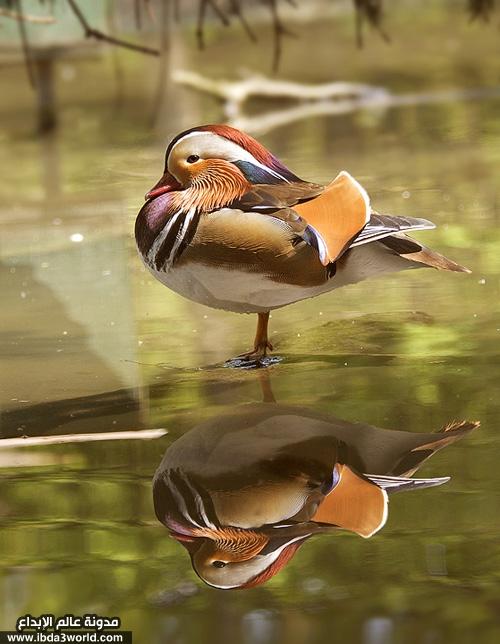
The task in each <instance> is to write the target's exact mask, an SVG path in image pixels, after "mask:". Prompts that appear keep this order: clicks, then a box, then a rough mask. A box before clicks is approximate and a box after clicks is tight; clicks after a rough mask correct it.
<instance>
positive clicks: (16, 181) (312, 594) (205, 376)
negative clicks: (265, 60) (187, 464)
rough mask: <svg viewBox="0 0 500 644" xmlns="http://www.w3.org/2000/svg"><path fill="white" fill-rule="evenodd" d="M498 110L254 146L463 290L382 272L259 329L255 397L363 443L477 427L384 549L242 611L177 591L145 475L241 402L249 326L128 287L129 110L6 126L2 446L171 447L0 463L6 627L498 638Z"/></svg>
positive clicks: (28, 454)
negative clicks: (128, 435)
mask: <svg viewBox="0 0 500 644" xmlns="http://www.w3.org/2000/svg"><path fill="white" fill-rule="evenodd" d="M365 80H366V79H365ZM372 80H373V79H372ZM379 82H380V81H379ZM193 105H194V107H192V109H193V113H194V114H195V115H196V118H197V119H198V120H199V121H205V120H207V119H210V118H214V107H213V105H210V106H208V107H207V106H205V103H204V102H203V101H202V102H201V103H200V102H196V104H195V101H193ZM499 109H500V101H499V100H496V99H485V100H475V101H454V102H452V103H447V104H441V105H428V106H426V105H421V106H414V107H412V106H408V107H404V108H397V109H391V110H386V111H384V112H377V113H375V112H369V111H367V112H358V113H354V114H352V115H346V116H342V117H336V118H328V117H320V118H311V119H306V120H303V121H300V122H298V123H295V124H292V125H289V126H286V127H283V128H280V129H279V130H276V131H274V132H271V133H268V134H266V135H263V136H261V137H260V138H261V140H262V141H263V142H264V143H265V144H266V145H267V146H268V147H269V148H271V149H272V150H273V151H274V152H275V153H276V154H277V155H278V156H280V157H281V158H282V159H284V160H285V161H286V162H287V164H288V165H289V166H290V167H291V168H293V169H294V170H297V172H298V173H299V174H301V175H302V176H305V177H307V178H310V179H312V180H316V181H327V180H328V179H329V178H331V176H332V175H333V174H335V173H336V172H337V171H338V170H339V169H340V168H346V169H348V170H349V171H351V172H352V173H353V174H354V175H355V176H356V177H357V178H358V179H359V180H360V181H362V183H363V184H364V185H365V187H366V188H367V190H368V191H369V193H370V194H371V195H372V200H373V203H374V205H375V207H376V208H377V209H378V210H380V211H382V212H390V213H394V214H403V215H404V214H407V215H414V216H423V217H427V218H429V219H431V220H433V221H434V222H435V223H436V224H437V225H438V228H437V230H435V231H426V232H423V233H421V234H419V235H418V238H419V239H420V240H424V239H425V241H426V243H428V244H429V245H430V246H433V247H435V248H437V249H439V250H440V251H441V252H443V253H444V254H446V255H449V256H450V257H452V258H454V259H455V260H457V261H458V262H460V263H461V264H464V265H466V266H468V267H470V268H471V270H472V274H471V275H462V274H451V273H450V274H448V273H438V272H435V271H430V270H428V271H426V270H421V271H414V272H411V273H403V274H399V275H395V276H389V277H385V278H382V279H380V280H377V281H373V282H365V283H363V284H359V285H357V286H354V287H348V288H346V289H345V290H341V291H337V292H335V293H332V294H329V295H325V296H322V297H320V298H317V299H315V300H310V301H305V302H302V303H299V304H296V305H293V306H290V307H288V308H287V309H283V310H280V311H276V312H275V313H273V316H272V320H271V332H272V336H271V338H272V342H273V343H274V344H275V346H276V352H277V354H278V355H279V356H281V357H282V358H283V360H282V362H281V363H279V364H277V365H275V366H273V367H271V368H270V369H269V370H268V374H269V380H270V382H269V383H268V384H267V385H266V387H271V388H272V392H273V395H274V397H275V399H276V401H277V402H278V403H279V404H282V405H293V406H296V407H300V408H302V409H307V410H310V411H311V412H314V413H319V412H321V413H326V414H330V415H332V416H335V417H337V418H339V419H343V420H345V421H347V422H362V423H367V424H370V425H375V426H378V427H381V428H385V429H400V430H405V431H409V432H432V431H435V430H437V429H439V428H440V427H442V426H444V425H446V424H447V423H448V422H449V421H451V420H453V419H470V420H479V421H481V428H480V429H479V430H477V431H476V432H475V433H473V434H471V435H470V436H468V437H466V438H464V440H463V441H461V442H460V443H458V444H457V445H452V446H450V447H449V448H447V449H446V450H445V451H443V452H440V453H439V454H437V455H436V456H435V457H433V458H432V460H431V461H430V462H429V463H427V464H425V465H424V466H423V468H422V470H421V471H419V476H429V477H430V476H451V477H452V479H451V481H450V482H449V483H447V484H446V485H444V486H442V487H439V488H436V489H430V490H417V491H415V492H412V493H411V494H406V493H404V494H400V495H397V496H396V497H394V499H393V500H392V501H391V506H390V508H391V509H390V515H389V520H388V523H387V525H386V526H385V528H384V529H383V530H382V531H381V532H380V533H378V534H376V535H375V536H373V537H372V538H371V539H369V540H365V539H362V538H361V537H359V536H357V535H355V534H351V533H348V532H339V533H338V534H334V535H331V534H324V535H320V536H316V537H315V538H314V539H311V540H309V541H308V542H307V543H306V544H304V546H303V547H302V548H301V550H300V552H298V554H297V555H296V556H295V558H294V559H293V560H292V561H291V562H290V564H289V565H288V566H286V567H285V568H284V569H283V570H282V571H281V573H280V574H278V575H277V576H275V577H274V578H273V579H271V580H270V581H269V582H268V583H267V584H265V585H263V586H260V587H258V588H255V589H252V590H243V591H239V592H224V591H220V590H214V589H211V588H209V587H207V586H204V585H203V584H202V583H201V582H200V581H199V580H198V578H197V577H196V576H195V574H194V572H193V571H192V569H191V566H190V562H189V558H188V557H187V556H186V553H185V551H184V550H183V548H182V547H181V546H180V545H179V544H178V543H176V542H175V541H174V540H173V539H171V538H169V537H168V533H167V531H166V529H165V528H164V527H163V526H162V525H161V524H160V523H159V522H158V521H157V519H156V517H155V514H154V511H153V503H152V490H151V480H152V476H153V474H154V472H155V470H156V468H157V467H158V465H159V463H160V461H161V459H162V456H163V454H164V452H165V451H166V450H167V448H168V447H169V446H170V445H171V444H172V443H173V442H174V441H175V440H176V439H178V438H179V437H181V436H182V435H184V434H185V433H186V432H187V431H188V430H190V429H192V428H194V427H196V426H198V425H199V424H200V423H202V422H203V421H206V420H209V419H217V418H218V417H219V416H221V417H222V416H223V415H224V414H227V413H229V412H231V411H234V410H237V409H241V407H242V406H244V405H245V404H246V403H249V402H261V401H262V399H263V390H262V377H261V376H262V374H261V373H260V372H259V371H242V370H234V369H227V368H224V366H223V363H224V360H225V359H226V358H228V357H230V356H233V355H236V354H238V353H240V352H241V351H243V350H245V349H247V348H248V347H249V345H250V344H251V341H252V338H253V331H254V324H255V320H254V319H253V318H252V317H249V316H238V315H234V314H230V313H225V312H223V311H214V310H210V309H206V308H204V307H202V306H198V305H196V304H193V303H191V302H188V301H186V300H184V299H182V298H180V297H178V296H177V295H175V294H173V293H171V292H169V291H168V290H167V289H165V288H164V287H162V286H161V285H160V284H158V283H156V282H154V281H153V279H152V278H150V277H149V275H148V274H146V273H145V272H144V270H143V268H142V267H141V264H140V262H139V260H138V258H137V256H136V251H135V247H134V241H133V237H132V229H133V221H134V217H135V213H136V212H137V210H138V208H139V207H140V205H141V195H143V194H144V192H145V191H146V190H147V189H148V188H149V187H151V185H153V183H155V181H156V180H157V178H158V176H159V174H160V171H161V165H162V154H163V152H162V141H161V138H160V137H158V136H157V135H154V134H152V133H151V131H150V130H149V129H148V128H147V127H146V125H145V124H144V121H140V120H139V125H138V127H137V128H136V129H135V130H134V131H133V132H132V133H131V131H130V124H129V117H130V114H129V115H127V114H125V115H121V116H118V117H116V118H113V116H112V115H111V114H110V112H109V109H107V108H106V109H105V108H104V107H101V106H99V105H97V106H94V107H92V108H91V109H89V110H88V111H85V112H84V111H83V110H78V109H77V108H74V107H71V106H70V107H67V108H66V112H65V117H64V122H63V124H62V129H61V131H60V133H59V134H58V135H56V136H55V137H53V138H50V139H45V140H42V141H40V140H35V139H31V138H28V137H25V136H23V135H20V134H19V128H20V125H19V115H17V116H16V115H15V114H12V115H11V118H10V120H7V121H4V130H3V131H2V146H1V148H0V165H1V167H2V169H3V174H4V180H3V182H2V185H1V186H0V195H1V198H2V206H1V210H0V220H1V223H2V246H1V256H0V275H1V284H2V296H3V307H2V316H1V318H0V332H1V340H2V345H1V353H2V362H3V367H2V374H1V393H0V395H1V399H0V402H1V406H2V415H1V435H2V437H3V438H15V437H20V436H28V437H35V436H49V435H59V434H77V433H89V434H97V433H104V432H115V431H118V430H142V429H149V428H154V429H159V428H164V429H166V430H167V432H168V433H166V434H165V435H164V436H163V437H160V438H156V439H152V440H126V441H125V440H124V441H107V442H85V443H67V444H62V445H53V446H46V447H18V446H15V447H10V448H8V449H7V448H5V449H2V450H1V451H0V464H1V467H2V469H1V473H0V480H1V488H2V494H1V497H0V551H1V552H2V555H3V556H2V563H1V580H2V581H1V584H0V597H1V602H0V604H1V606H2V608H1V609H0V617H1V623H2V626H3V627H5V628H12V626H13V623H14V621H15V619H16V618H17V617H19V616H20V615H21V614H25V613H28V612H31V613H33V614H36V615H38V614H41V613H46V612H52V613H55V614H57V615H63V614H64V613H67V612H69V613H76V614H84V613H91V612H96V613H100V614H105V615H112V614H113V615H114V614H118V615H120V617H121V618H122V622H123V623H124V625H125V626H126V627H127V629H129V630H132V631H134V633H135V637H136V639H137V641H140V642H143V641H144V642H146V641H147V642H163V641H165V642H167V641H168V642H200V641H206V642H210V641H217V642H235V641H242V642H252V643H257V642H258V643H261V642H262V643H264V642H278V641H279V642H281V641H283V642H285V641H286V642H287V643H290V644H293V643H294V642H304V641H307V642H324V641H327V640H330V639H331V638H332V634H334V635H333V636H334V638H335V639H337V638H338V639H339V640H341V639H342V640H343V641H349V642H358V641H359V642H363V643H370V644H378V643H385V642H408V641H411V642H423V643H424V642H425V643H441V642H453V643H454V644H455V643H461V642H470V641H471V640H472V637H473V638H474V641H477V642H485V643H486V642H496V641H498V637H499V635H500V623H499V621H498V614H499V608H500V593H499V582H500V567H499V562H500V549H499V545H498V525H499V523H498V515H499V510H500V474H499V471H498V467H497V461H498V459H499V458H500V450H499V447H498V441H497V439H496V431H497V424H498V421H497V419H498V416H499V411H500V409H499V405H500V403H499V398H498V382H499V377H500V366H499V339H500V307H499V290H500V283H499V277H498V275H499V267H500V259H499V257H500V255H499V249H500V233H499V230H500V228H499V225H498V224H499V220H500V210H499V193H498V185H499V179H500V177H499V174H500V171H499V168H500V131H499V129H498V113H499ZM193 118H194V117H193ZM179 122H180V121H179ZM141 123H142V125H141ZM177 127H178V121H176V120H175V119H174V117H172V120H171V121H170V122H169V125H168V129H169V131H171V132H175V130H176V128H177ZM12 132H14V134H11V133H12ZM20 168H22V172H21V173H20V172H19V169H20ZM265 391H267V392H268V389H266V390H265ZM264 393H265V392H264ZM268 393H269V392H268Z"/></svg>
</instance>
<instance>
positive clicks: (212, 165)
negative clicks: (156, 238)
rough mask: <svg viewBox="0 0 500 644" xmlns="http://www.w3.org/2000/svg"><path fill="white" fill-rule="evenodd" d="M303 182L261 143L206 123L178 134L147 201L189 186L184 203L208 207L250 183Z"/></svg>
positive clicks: (226, 200) (228, 198)
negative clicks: (162, 171) (161, 174)
mask: <svg viewBox="0 0 500 644" xmlns="http://www.w3.org/2000/svg"><path fill="white" fill-rule="evenodd" d="M296 181H301V180H300V179H299V177H297V176H296V175H294V174H293V173H292V172H291V171H290V170H288V168H287V167H286V166H284V165H283V164H282V163H281V161H279V160H278V159H277V158H276V157H275V156H274V155H273V154H271V152H269V151H268V150H267V149H266V148H265V147H264V146H263V145H262V144H260V143H259V142H258V141H256V140H255V139H253V138H252V137H251V136H248V135H247V134H245V133H244V132H240V131H239V130H237V129H235V128H233V127H230V126H229V125H202V126H199V127H195V128H191V129H190V130H186V131H185V132H182V133H181V134H179V135H178V136H176V137H175V138H174V139H173V140H172V141H171V142H170V144H169V145H168V147H167V151H166V154H165V169H164V173H163V176H162V177H161V179H160V180H159V181H158V183H157V184H156V185H155V186H153V188H151V190H150V191H149V192H148V193H147V194H146V200H151V199H155V198H156V197H159V196H160V195H163V194H165V193H168V192H183V191H188V194H185V195H183V197H184V201H187V202H188V203H185V204H184V205H185V206H188V207H191V206H195V207H196V208H197V209H200V210H201V209H202V210H205V211H209V210H213V209H214V208H217V207H223V206H224V205H227V204H229V203H231V202H232V201H234V200H235V199H237V198H238V197H240V196H241V195H242V194H244V193H245V191H246V190H247V189H248V188H249V186H250V185H251V184H276V183H290V182H296Z"/></svg>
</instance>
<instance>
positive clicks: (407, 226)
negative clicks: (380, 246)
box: [350, 211, 436, 248]
mask: <svg viewBox="0 0 500 644" xmlns="http://www.w3.org/2000/svg"><path fill="white" fill-rule="evenodd" d="M435 227H436V226H435V224H433V223H432V221H428V220H427V219H420V218H419V219H417V218H415V217H393V216H392V215H380V214H379V213H378V212H374V211H372V213H371V217H370V221H369V222H368V223H367V224H366V226H365V227H364V228H363V230H362V231H361V232H360V233H359V234H358V235H357V236H356V239H354V241H353V242H352V244H351V246H350V247H351V248H353V247H354V246H361V245H362V244H368V243H369V242H373V241H377V239H383V238H384V237H388V236H389V235H394V234H395V233H399V232H401V231H403V230H430V229H432V228H435Z"/></svg>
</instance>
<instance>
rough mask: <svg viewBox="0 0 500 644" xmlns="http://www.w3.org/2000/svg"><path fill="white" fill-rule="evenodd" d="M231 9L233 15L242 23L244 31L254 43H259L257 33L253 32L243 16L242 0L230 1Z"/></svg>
mask: <svg viewBox="0 0 500 644" xmlns="http://www.w3.org/2000/svg"><path fill="white" fill-rule="evenodd" d="M229 7H230V10H231V11H232V13H233V15H235V16H236V17H237V18H238V20H239V21H240V22H241V26H242V27H243V30H244V31H245V32H246V34H247V36H248V37H249V38H250V40H251V41H252V42H257V36H256V35H255V32H254V31H253V30H252V28H251V27H250V25H249V24H248V22H247V20H246V18H245V16H244V15H243V10H242V8H241V4H240V0H230V3H229Z"/></svg>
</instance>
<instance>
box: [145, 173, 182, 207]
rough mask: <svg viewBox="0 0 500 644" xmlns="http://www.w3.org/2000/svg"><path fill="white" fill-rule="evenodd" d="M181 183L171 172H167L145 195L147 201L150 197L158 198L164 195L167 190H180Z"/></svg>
mask: <svg viewBox="0 0 500 644" xmlns="http://www.w3.org/2000/svg"><path fill="white" fill-rule="evenodd" d="M180 188H181V184H180V183H179V182H178V181H177V179H176V178H175V177H174V176H172V175H171V174H170V172H165V174H164V175H163V177H162V178H161V179H160V180H159V181H158V183H157V184H156V185H154V186H153V187H152V188H151V190H150V191H149V192H147V193H146V194H145V196H144V199H145V200H146V201H148V200H150V199H156V197H159V196H160V195H164V194H165V193H166V192H172V191H173V190H180Z"/></svg>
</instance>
